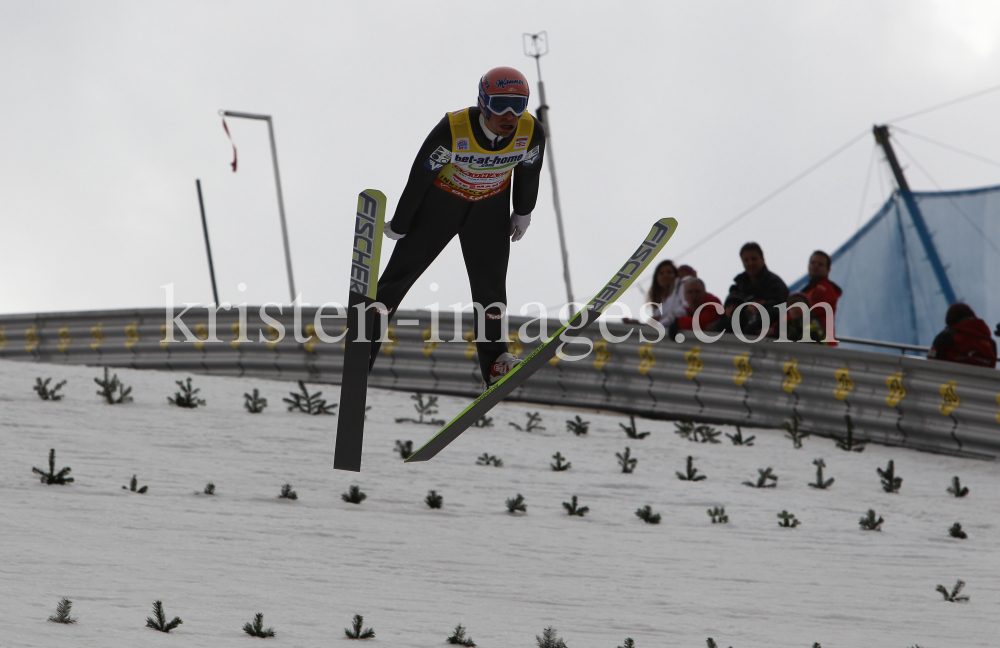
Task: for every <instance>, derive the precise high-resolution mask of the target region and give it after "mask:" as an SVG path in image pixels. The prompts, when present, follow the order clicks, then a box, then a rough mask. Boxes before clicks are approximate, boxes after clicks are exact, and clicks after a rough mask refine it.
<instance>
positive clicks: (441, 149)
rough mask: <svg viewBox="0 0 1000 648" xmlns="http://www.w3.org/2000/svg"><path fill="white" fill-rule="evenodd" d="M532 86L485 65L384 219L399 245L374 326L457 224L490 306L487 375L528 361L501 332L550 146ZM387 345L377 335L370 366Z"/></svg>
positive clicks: (483, 337) (476, 290)
mask: <svg viewBox="0 0 1000 648" xmlns="http://www.w3.org/2000/svg"><path fill="white" fill-rule="evenodd" d="M528 96H529V89H528V80H527V79H526V78H525V77H524V75H523V74H521V73H520V72H518V71H517V70H515V69H514V68H510V67H497V68H493V69H492V70H490V71H489V72H487V73H486V74H484V75H483V76H482V78H481V79H480V80H479V98H478V101H477V102H476V105H474V106H471V107H469V108H462V109H461V110H456V111H454V112H449V113H447V114H445V116H444V118H443V119H441V121H440V122H438V125H437V126H435V127H434V129H433V130H432V131H431V132H430V134H429V135H428V136H427V139H425V140H424V143H423V145H421V147H420V150H419V151H418V152H417V157H416V159H415V160H414V162H413V165H412V166H411V168H410V176H409V178H408V179H407V181H406V187H405V188H404V189H403V193H402V195H400V198H399V203H398V204H397V206H396V211H395V213H394V215H393V217H392V220H391V221H390V222H388V223H386V225H385V235H386V236H388V237H389V238H391V239H393V240H395V241H396V246H395V248H394V249H393V251H392V256H391V257H390V258H389V263H388V264H387V265H386V268H385V271H384V272H383V273H382V276H381V277H379V280H378V300H379V302H381V304H382V305H383V306H384V310H383V311H379V312H378V314H377V316H376V318H375V329H374V330H376V331H382V330H384V327H385V326H387V325H388V321H387V320H391V318H392V317H393V315H394V314H395V311H396V308H397V307H398V306H399V303H400V302H401V301H402V300H403V297H404V296H405V295H406V293H407V292H408V291H409V290H410V287H411V286H413V284H414V282H416V280H417V279H418V278H419V277H420V275H421V274H423V272H424V270H426V269H427V267H428V266H429V265H430V264H431V263H432V262H433V261H434V259H435V258H436V257H437V256H438V254H440V253H441V250H443V249H444V247H445V246H446V245H447V244H448V242H449V241H451V240H452V239H453V238H454V237H455V235H456V234H457V235H458V238H459V241H460V242H461V244H462V255H463V257H464V258H465V268H466V270H467V271H468V273H469V285H470V287H471V288H472V301H473V302H474V303H476V304H480V305H481V308H484V309H485V317H484V318H483V320H484V327H483V328H484V330H482V331H480V330H479V319H480V317H476V318H475V319H476V330H475V335H476V348H477V350H478V352H479V364H480V369H481V370H482V374H483V379H484V380H485V381H486V383H487V384H492V383H494V382H496V381H497V380H499V379H500V378H502V377H503V376H504V375H505V374H506V373H507V372H508V371H510V370H511V369H512V368H513V367H514V366H515V365H516V364H517V363H518V362H520V360H519V359H518V358H517V357H516V356H513V355H512V354H510V353H509V352H508V351H507V343H506V341H505V340H503V339H502V334H501V333H502V326H501V323H502V322H501V319H502V314H501V313H502V311H503V310H506V304H507V262H508V259H509V257H510V244H511V243H512V242H517V241H520V240H521V238H522V237H523V236H524V234H525V232H526V231H527V229H528V225H530V224H531V212H532V211H533V210H534V208H535V200H536V199H537V196H538V183H539V175H540V173H541V170H542V158H543V156H544V153H545V129H544V128H543V127H542V124H541V123H540V122H539V121H538V120H537V119H535V118H534V117H533V116H532V115H530V114H529V113H528V112H527V108H528ZM512 208H513V209H512ZM380 346H381V344H380V341H379V340H376V341H374V342H373V344H372V351H371V361H370V365H369V366H372V365H374V364H375V359H376V357H377V355H378V350H379V347H380Z"/></svg>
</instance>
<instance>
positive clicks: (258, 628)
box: [243, 612, 274, 639]
mask: <svg viewBox="0 0 1000 648" xmlns="http://www.w3.org/2000/svg"><path fill="white" fill-rule="evenodd" d="M243 632H245V633H247V634H248V635H250V636H251V637H260V638H261V639H264V638H265V637H273V636H274V628H267V629H266V630H265V629H264V613H263V612H258V613H257V614H255V615H254V617H253V621H252V622H250V621H247V622H246V623H244V624H243Z"/></svg>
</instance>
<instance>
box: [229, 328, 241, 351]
mask: <svg viewBox="0 0 1000 648" xmlns="http://www.w3.org/2000/svg"><path fill="white" fill-rule="evenodd" d="M229 330H230V331H232V332H233V341H232V342H230V343H229V346H231V347H233V348H234V349H237V350H239V348H240V323H239V321H236V322H233V324H232V326H230V327H229Z"/></svg>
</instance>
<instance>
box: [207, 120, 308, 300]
mask: <svg viewBox="0 0 1000 648" xmlns="http://www.w3.org/2000/svg"><path fill="white" fill-rule="evenodd" d="M221 112H222V114H223V115H224V116H226V117H242V118H243V119H260V120H264V121H266V122H267V134H268V136H269V137H270V139H271V162H272V163H273V165H274V185H275V187H277V190H278V215H279V216H280V217H281V239H282V241H283V242H284V245H285V269H286V270H287V272H288V290H289V291H290V292H291V295H292V303H294V302H295V296H296V292H295V279H294V277H293V276H292V252H291V248H290V247H289V245H288V226H287V225H286V224H285V200H284V198H283V197H282V194H281V175H280V174H279V173H278V149H277V147H276V146H275V144H274V125H273V124H272V122H271V116H270V115H256V114H253V113H243V112H234V111H232V110H223V111H221Z"/></svg>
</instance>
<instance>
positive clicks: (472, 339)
mask: <svg viewBox="0 0 1000 648" xmlns="http://www.w3.org/2000/svg"><path fill="white" fill-rule="evenodd" d="M462 339H463V340H465V359H466V360H472V356H474V355H476V332H475V331H474V330H472V329H469V330H468V331H466V332H465V335H463V336H462Z"/></svg>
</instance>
